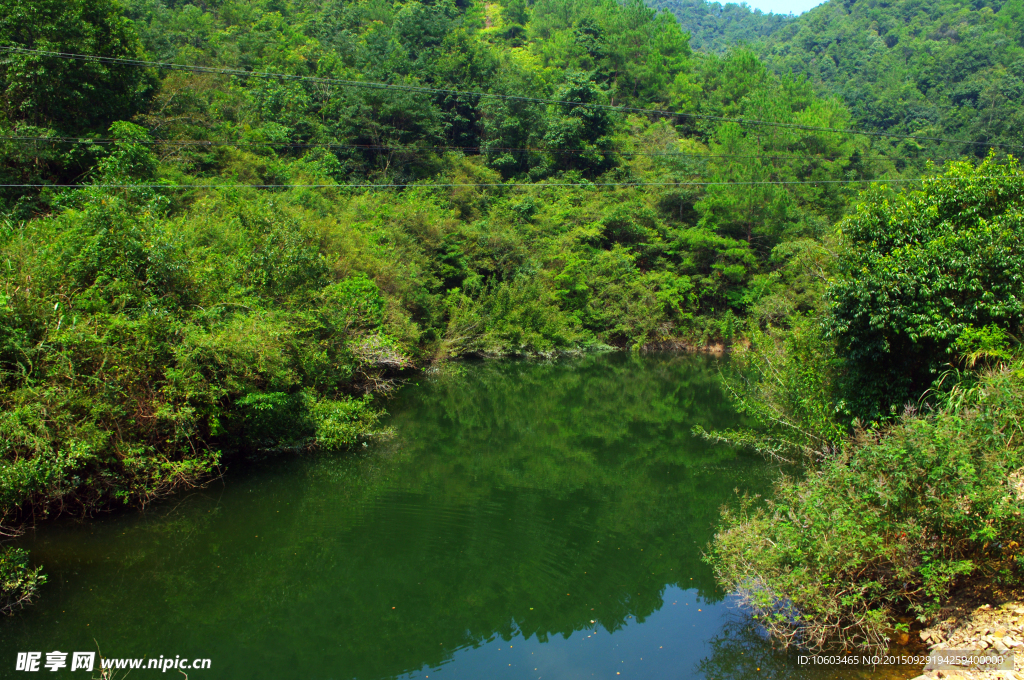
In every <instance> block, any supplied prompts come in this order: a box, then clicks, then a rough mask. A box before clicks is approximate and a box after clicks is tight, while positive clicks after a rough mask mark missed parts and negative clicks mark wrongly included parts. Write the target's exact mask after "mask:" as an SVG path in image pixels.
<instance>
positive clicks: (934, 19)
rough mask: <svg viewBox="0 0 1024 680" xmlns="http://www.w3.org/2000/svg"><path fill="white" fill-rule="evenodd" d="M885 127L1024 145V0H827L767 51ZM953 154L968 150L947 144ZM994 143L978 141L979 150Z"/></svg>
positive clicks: (779, 67) (783, 67)
mask: <svg viewBox="0 0 1024 680" xmlns="http://www.w3.org/2000/svg"><path fill="white" fill-rule="evenodd" d="M762 54H763V55H764V58H765V60H766V61H767V63H768V64H770V65H771V67H772V68H773V69H774V70H775V71H777V72H779V73H789V72H792V73H794V74H797V75H806V76H808V77H809V78H811V80H812V81H813V82H815V83H816V84H819V85H820V88H819V91H821V92H829V93H834V94H836V95H839V96H840V97H842V99H843V101H845V102H846V104H847V105H848V106H849V107H850V109H851V110H852V112H853V115H854V117H855V118H856V119H857V120H858V121H859V122H860V123H861V124H865V125H869V126H871V127H873V128H875V129H878V130H885V131H888V132H900V133H908V134H916V135H932V136H940V137H954V138H956V139H969V140H973V141H975V142H990V143H1000V144H1006V145H1010V146H1012V147H1013V148H1015V149H1018V150H1019V149H1020V148H1021V146H1024V129H1022V124H1024V117H1022V116H1024V113H1022V107H1021V104H1022V102H1024V3H1022V2H1021V1H1020V0H990V1H982V2H965V1H962V0H944V1H943V2H926V3H920V2H912V1H900V2H893V3H888V4H886V5H885V6H881V5H878V4H876V3H873V2H868V1H867V0H857V1H856V2H853V3H842V2H835V1H831V2H827V3H825V4H823V5H821V6H820V7H816V8H814V9H812V10H811V11H809V12H807V13H806V14H804V15H803V16H801V17H800V18H799V20H797V21H796V22H794V23H793V24H792V25H790V26H787V27H786V28H785V29H784V30H782V31H779V32H778V33H776V34H775V35H774V36H772V38H771V39H770V40H769V41H768V43H767V45H766V48H765V50H764V51H763V53H762ZM939 148H941V149H942V150H944V151H947V152H951V153H960V152H962V151H964V150H966V149H963V148H957V146H956V145H941V146H940V147H939ZM986 152H987V150H986V149H985V148H984V147H982V146H977V147H976V148H975V152H974V155H976V156H979V157H981V156H984V155H985V153H986Z"/></svg>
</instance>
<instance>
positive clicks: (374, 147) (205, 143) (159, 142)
mask: <svg viewBox="0 0 1024 680" xmlns="http://www.w3.org/2000/svg"><path fill="white" fill-rule="evenodd" d="M0 140H9V141H17V142H58V143H67V144H103V145H109V144H118V143H131V144H144V145H147V146H181V147H188V146H198V147H217V146H231V147H274V148H295V149H307V148H326V149H352V150H358V151H399V152H413V153H419V152H425V151H434V152H437V151H442V152H443V151H471V152H476V153H480V154H485V153H506V152H511V153H550V154H584V153H599V154H609V155H611V154H615V155H618V156H651V157H683V158H746V159H757V158H760V159H770V160H804V159H817V160H823V161H836V160H844V159H850V158H851V156H850V155H848V154H846V155H831V156H824V155H818V154H710V153H692V152H682V151H623V150H619V149H607V148H594V149H548V148H544V147H504V146H502V147H497V146H495V147H490V146H390V145H386V144H340V143H335V142H271V141H216V140H208V139H152V140H144V141H137V140H125V139H113V138H90V137H59V136H58V137H28V136H9V135H0ZM953 158H956V156H937V157H934V158H930V159H923V158H896V157H893V156H860V157H859V159H860V160H865V161H900V160H902V161H907V160H916V161H920V160H933V161H944V160H951V159H953Z"/></svg>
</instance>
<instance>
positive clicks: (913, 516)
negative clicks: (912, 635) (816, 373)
mask: <svg viewBox="0 0 1024 680" xmlns="http://www.w3.org/2000/svg"><path fill="white" fill-rule="evenodd" d="M954 396H956V397H958V398H957V399H955V400H951V402H952V403H951V404H950V405H948V406H947V407H945V408H942V409H940V410H938V411H936V412H934V413H932V414H928V415H926V416H917V415H908V416H907V417H905V418H904V419H903V421H902V422H901V423H900V424H899V425H897V426H894V427H892V428H891V429H888V430H885V431H882V432H872V433H863V432H862V433H860V434H859V435H858V437H857V438H856V439H855V440H854V441H853V442H852V443H850V444H849V446H848V447H847V450H846V451H845V453H844V454H843V455H838V456H834V457H830V458H829V459H828V460H827V461H826V462H825V463H824V465H823V466H822V467H821V469H820V470H818V471H815V472H811V473H809V474H808V475H807V477H806V478H805V479H803V480H801V481H793V480H789V479H786V480H783V481H782V482H780V483H778V484H777V485H776V488H775V492H774V494H773V496H772V498H771V499H770V500H769V501H768V502H767V503H766V505H764V506H760V507H758V506H754V505H753V504H752V502H751V501H752V499H746V500H745V501H744V502H743V503H741V505H740V507H739V509H736V510H729V511H727V512H726V514H725V516H724V526H723V528H722V530H721V532H720V533H719V534H718V535H717V536H716V539H715V551H714V556H713V558H712V560H711V561H712V564H713V565H714V567H715V568H716V571H717V573H718V575H719V578H720V579H721V580H722V582H723V583H724V584H725V585H727V586H728V587H730V588H732V589H734V590H738V591H740V592H741V593H742V594H743V595H744V596H745V598H746V599H747V601H748V603H749V604H750V605H751V606H752V607H753V608H754V610H755V611H756V612H757V615H758V617H759V619H760V621H761V622H762V623H763V624H764V625H765V626H766V627H767V628H768V629H769V630H771V631H772V632H773V633H775V634H776V635H778V636H779V637H781V638H782V639H784V640H787V641H790V642H795V643H797V644H802V645H806V646H810V647H823V646H826V645H828V644H846V645H850V644H865V645H883V644H884V642H885V641H886V639H887V637H888V636H889V635H891V633H892V627H893V625H894V621H893V620H894V617H895V616H896V615H899V614H902V613H904V612H906V611H908V610H909V611H910V612H912V613H914V614H917V615H918V616H919V617H920V618H921V619H922V620H927V619H929V618H930V617H931V616H933V615H934V614H935V613H936V612H937V611H938V609H939V606H940V605H941V604H942V602H943V600H944V598H945V597H946V595H947V594H948V593H949V591H950V588H951V586H952V585H953V584H954V583H956V581H957V579H958V578H960V577H963V576H965V575H971V574H976V573H985V574H989V575H994V576H995V577H996V578H997V579H1001V580H1004V581H1005V582H1007V583H1009V582H1012V581H1019V580H1020V579H1021V577H1022V576H1024V552H1021V545H1020V543H1019V541H1020V539H1021V537H1022V536H1024V516H1022V514H1021V508H1022V506H1024V484H1022V479H1024V446H1022V444H1021V442H1022V439H1021V435H1022V434H1024V432H1022V429H1021V423H1022V422H1024V365H1022V364H1021V363H1020V362H1018V363H1016V364H1014V365H1011V366H1006V367H1003V368H1001V369H999V370H997V371H995V372H993V373H991V374H988V375H986V376H984V377H983V378H982V379H981V381H980V382H979V383H978V384H977V385H976V386H975V388H974V389H971V390H969V391H968V392H967V393H965V394H954Z"/></svg>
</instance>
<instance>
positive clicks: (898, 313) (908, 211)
mask: <svg viewBox="0 0 1024 680" xmlns="http://www.w3.org/2000/svg"><path fill="white" fill-rule="evenodd" d="M841 230H842V235H843V241H844V243H845V244H846V245H847V248H845V249H844V250H843V251H842V253H841V256H840V258H839V261H838V262H837V264H836V267H837V277H836V280H835V282H834V283H833V285H832V286H830V288H829V291H828V317H827V319H826V330H827V334H828V336H829V337H831V338H833V339H834V340H835V342H836V348H837V353H838V356H839V358H840V359H841V362H842V363H841V365H840V371H841V372H842V375H843V377H842V383H843V384H842V385H841V386H840V390H841V394H842V398H843V399H844V400H845V408H846V409H847V410H848V411H849V412H850V413H851V414H852V415H853V416H854V417H856V418H859V419H860V420H861V421H862V422H870V421H875V420H878V419H880V418H882V417H884V416H887V415H890V414H892V413H897V412H901V411H902V410H903V406H904V405H905V404H907V403H911V402H914V401H916V400H917V399H918V398H919V397H920V396H921V394H922V393H923V392H924V391H925V390H926V389H927V388H928V387H929V386H930V385H931V384H932V383H933V382H934V381H935V380H936V378H937V377H938V375H939V373H940V372H941V371H942V370H943V368H944V367H948V366H949V364H950V363H951V361H952V360H953V359H954V358H955V357H954V352H955V351H956V349H957V348H956V347H955V343H956V341H957V340H958V339H959V338H960V337H961V336H962V335H963V334H964V332H965V331H968V330H969V329H982V328H990V327H994V328H1000V329H1002V330H1004V331H1006V332H1008V333H1009V334H1010V335H1011V336H1013V337H1017V338H1020V337H1024V277H1022V275H1021V272H1024V252H1022V251H1021V248H1020V243H1021V241H1022V239H1024V173H1022V172H1021V170H1020V167H1019V165H1018V163H1017V162H1016V161H1011V162H1009V163H1006V164H1000V163H995V162H991V161H988V162H985V163H983V164H981V165H980V166H978V167H977V168H971V167H970V166H969V165H967V164H955V165H951V166H949V168H948V169H947V171H946V172H945V174H943V175H941V176H939V177H937V178H936V179H934V180H930V181H928V182H926V183H925V185H924V189H923V190H922V191H920V192H914V193H910V194H895V193H893V192H890V191H877V192H874V193H871V194H869V195H868V196H867V197H866V200H865V202H864V203H863V204H861V207H860V208H859V209H858V211H857V213H856V214H855V215H854V216H851V217H850V218H848V219H847V220H845V221H844V222H843V223H842V225H841Z"/></svg>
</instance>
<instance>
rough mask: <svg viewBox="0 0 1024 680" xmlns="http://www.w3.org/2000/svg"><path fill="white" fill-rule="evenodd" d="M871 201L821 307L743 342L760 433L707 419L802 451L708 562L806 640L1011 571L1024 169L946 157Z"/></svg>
mask: <svg viewBox="0 0 1024 680" xmlns="http://www.w3.org/2000/svg"><path fill="white" fill-rule="evenodd" d="M865 198H866V200H865V201H864V202H863V203H862V204H861V205H860V206H859V208H858V210H857V212H856V214H854V215H852V216H851V217H849V218H847V219H846V220H844V221H843V222H842V223H840V225H839V232H840V238H839V242H838V244H837V249H836V252H837V253H838V257H837V261H836V263H835V267H834V275H833V276H832V278H831V279H830V283H829V285H828V287H827V289H826V291H825V298H824V301H825V304H824V306H823V309H822V311H821V312H820V313H819V314H817V315H814V316H810V317H806V318H803V319H796V320H794V321H793V323H791V324H790V326H789V327H788V328H785V329H780V328H776V329H768V330H767V331H765V332H755V333H754V334H753V335H752V344H751V346H750V348H749V349H746V350H741V351H740V352H738V353H737V359H738V363H739V364H740V365H741V367H742V368H743V370H742V371H741V375H742V376H743V377H742V378H740V379H737V380H735V381H733V383H732V384H731V389H732V394H733V396H734V398H735V399H736V401H737V404H738V406H739V407H740V408H741V409H742V410H744V411H746V412H747V413H748V414H750V415H752V416H753V417H754V418H755V419H757V420H758V421H759V422H760V423H761V425H762V429H761V430H760V431H756V432H719V433H703V434H704V435H705V436H708V437H714V438H719V439H728V440H732V441H736V442H738V443H745V444H749V445H752V446H754V447H755V448H757V449H759V450H761V451H762V452H763V453H764V454H766V455H769V456H774V457H778V458H785V459H788V460H792V461H797V462H801V463H802V464H803V465H804V468H805V470H806V474H805V476H803V477H802V478H800V479H791V478H783V479H781V480H780V481H779V482H778V483H777V484H776V486H775V489H774V493H773V496H772V497H771V498H770V499H768V500H762V499H751V498H743V499H740V501H739V502H738V504H737V506H736V507H731V508H726V509H724V511H723V522H722V526H721V527H720V529H719V532H718V533H717V535H716V536H715V539H714V541H713V543H712V544H711V545H710V546H709V549H708V554H707V557H706V559H707V561H708V562H709V563H710V564H711V565H713V567H714V568H715V570H716V573H717V574H718V577H719V579H720V580H721V582H722V584H723V585H724V586H725V587H727V588H729V589H730V590H733V591H735V592H739V593H740V594H741V595H742V597H743V599H744V601H745V602H746V603H747V604H748V605H749V606H750V607H751V609H752V610H753V612H754V614H755V615H756V617H757V620H758V621H759V622H760V623H761V624H762V625H763V626H764V628H765V629H766V630H767V631H768V632H769V633H770V634H771V635H772V636H773V637H775V638H776V639H778V640H780V641H781V642H783V643H784V644H786V645H795V646H800V647H804V648H810V649H816V650H822V649H828V648H839V649H851V648H852V647H856V646H862V647H865V648H869V649H876V650H877V649H879V648H882V647H884V646H886V645H887V644H888V643H889V641H890V640H891V639H895V638H899V637H900V635H901V634H903V633H906V632H907V630H908V626H909V624H908V623H907V621H908V620H911V621H912V620H915V619H916V621H917V622H918V623H921V624H927V623H932V622H934V619H935V617H936V615H937V614H938V612H939V611H940V608H941V606H942V604H943V603H944V601H945V600H946V599H947V598H948V596H949V594H950V593H951V592H952V591H953V590H954V589H955V588H956V587H957V586H958V585H960V584H962V583H965V582H967V581H968V580H970V579H979V578H980V579H987V580H990V581H992V582H993V583H996V584H998V585H1001V586H1004V587H1008V588H1012V587H1015V586H1020V585H1022V584H1024V545H1022V544H1024V485H1022V480H1024V357H1022V353H1021V347H1020V338H1021V337H1024V333H1022V330H1024V277H1022V276H1021V272H1022V271H1024V251H1022V250H1021V248H1020V243H1021V242H1022V241H1024V173H1021V170H1020V168H1019V166H1018V164H1017V162H1016V161H1013V160H1011V161H1010V162H1008V163H996V162H994V161H991V160H990V161H987V162H986V163H985V164H983V165H982V166H981V167H979V168H977V169H970V168H967V167H965V166H962V165H957V164H953V165H951V166H949V167H948V168H947V170H946V173H945V174H944V175H943V176H940V177H938V178H936V181H933V182H928V183H926V184H925V186H924V188H923V189H922V190H919V191H907V192H902V193H895V192H891V191H886V190H876V191H875V192H873V193H868V194H866V196H865ZM908 616H909V617H910V619H908V618H907V617H908Z"/></svg>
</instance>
